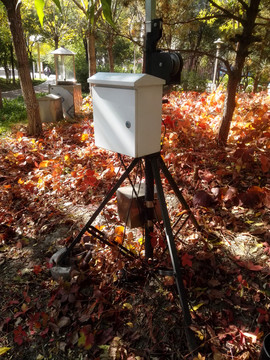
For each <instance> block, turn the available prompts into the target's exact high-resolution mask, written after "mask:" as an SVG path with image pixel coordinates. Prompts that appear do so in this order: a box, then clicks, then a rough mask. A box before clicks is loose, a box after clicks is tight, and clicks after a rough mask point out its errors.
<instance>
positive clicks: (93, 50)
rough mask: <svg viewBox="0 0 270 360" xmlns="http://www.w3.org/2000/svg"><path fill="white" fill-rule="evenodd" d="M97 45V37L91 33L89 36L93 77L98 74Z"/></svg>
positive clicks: (89, 57)
mask: <svg viewBox="0 0 270 360" xmlns="http://www.w3.org/2000/svg"><path fill="white" fill-rule="evenodd" d="M95 43H96V39H95V35H94V34H93V33H92V32H90V33H89V34H88V59H89V61H88V64H89V76H92V75H94V74H95V73H96V72H97V64H96V48H95Z"/></svg>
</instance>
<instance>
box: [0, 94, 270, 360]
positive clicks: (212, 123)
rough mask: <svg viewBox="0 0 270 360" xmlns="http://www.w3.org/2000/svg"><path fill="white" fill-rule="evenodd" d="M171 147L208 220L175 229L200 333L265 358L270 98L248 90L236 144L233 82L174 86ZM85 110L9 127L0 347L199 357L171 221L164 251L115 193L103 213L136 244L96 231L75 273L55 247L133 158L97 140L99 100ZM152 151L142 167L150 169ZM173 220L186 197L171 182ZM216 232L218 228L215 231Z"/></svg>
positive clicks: (231, 349)
mask: <svg viewBox="0 0 270 360" xmlns="http://www.w3.org/2000/svg"><path fill="white" fill-rule="evenodd" d="M168 100H169V101H168V103H167V104H164V105H163V124H162V141H163V148H162V156H163V158H164V161H165V163H166V165H167V167H168V168H169V170H170V172H171V174H172V175H173V177H174V179H175V180H176V182H177V184H178V185H179V188H180V189H182V193H183V195H184V197H185V199H186V200H187V202H188V203H189V205H190V207H191V209H192V211H193V213H194V215H195V217H196V219H197V221H198V222H199V223H200V225H202V227H203V229H204V231H202V232H199V231H196V230H195V229H194V227H193V225H192V224H191V223H189V222H188V223H187V224H186V225H185V226H184V227H183V228H182V229H181V231H180V232H179V233H178V234H177V236H176V238H175V243H176V247H177V250H178V251H179V258H180V259H181V263H182V268H183V280H184V284H185V286H186V289H187V296H188V301H189V304H190V309H191V315H192V320H193V324H192V327H191V328H192V331H193V332H194V334H195V336H196V339H197V340H198V344H199V345H200V347H199V349H198V356H197V359H214V360H220V359H241V360H246V359H258V356H259V355H258V354H259V351H260V349H261V346H262V340H263V338H264V336H265V335H266V334H267V333H268V332H269V331H270V328H269V304H270V302H269V297H270V289H269V255H270V225H269V223H270V221H269V220H270V210H269V208H270V179H269V170H270V128H269V120H270V112H269V106H270V99H269V96H268V97H267V95H266V94H265V93H260V94H256V95H254V94H241V95H239V96H238V99H237V108H236V111H235V115H234V121H233V123H232V126H231V132H230V137H229V142H228V146H227V147H226V148H221V147H219V146H218V145H217V144H216V141H215V137H216V133H217V130H218V125H219V123H220V118H221V111H222V107H223V101H224V94H223V93H222V92H219V91H217V92H216V93H213V94H198V93H195V92H193V93H191V92H189V93H177V92H176V93H172V94H171V95H170V96H169V98H168ZM83 112H84V116H83V117H81V118H80V119H76V122H74V123H70V122H62V123H59V124H57V125H52V126H47V127H46V128H45V129H44V135H43V136H42V138H29V137H27V136H26V132H25V130H24V129H17V130H15V131H14V133H13V134H12V135H10V136H6V137H2V138H1V139H0V141H1V145H0V158H1V161H0V199H1V200H0V201H1V208H0V241H1V247H0V268H1V289H0V293H1V304H0V344H1V345H0V355H1V356H2V358H3V359H30V360H32V359H33V360H34V359H35V360H41V359H55V360H58V359H84V360H87V359H129V360H132V359H137V360H138V359H164V360H165V359H189V358H190V354H189V351H188V349H187V346H186V339H185V335H184V331H183V319H182V312H181V307H180V305H179V300H178V295H177V292H176V289H175V286H174V280H173V278H172V277H170V276H165V277H161V276H160V275H159V274H158V273H157V272H156V271H155V268H156V267H157V266H164V265H165V266H167V267H170V260H169V257H168V253H167V249H166V244H165V241H164V233H163V230H162V225H161V224H156V226H155V228H154V233H153V234H152V243H153V245H155V249H154V254H155V260H154V262H153V264H145V262H144V257H143V255H144V234H143V230H142V229H141V228H138V229H135V230H134V229H132V230H130V229H128V228H126V227H125V226H123V224H122V223H120V221H119V219H118V215H117V204H116V198H115V197H113V199H112V200H111V201H110V202H109V204H108V205H107V206H106V207H105V208H104V211H103V212H102V214H101V215H100V216H99V217H98V218H97V220H96V222H95V226H96V227H97V228H98V229H99V230H101V231H102V232H103V233H104V234H105V235H106V237H107V239H108V241H111V242H114V243H118V244H120V245H123V246H125V247H126V248H127V249H128V250H129V251H131V252H132V254H134V256H133V257H127V256H123V255H121V254H120V252H119V249H118V248H117V247H115V246H113V247H112V246H107V245H104V244H103V243H102V242H100V241H97V240H94V239H93V237H92V236H91V235H90V234H88V233H86V234H85V236H84V237H83V238H82V240H81V242H80V244H79V245H78V246H77V247H76V248H75V250H74V253H73V255H72V260H73V261H74V270H73V271H72V279H71V281H63V280H58V281H56V280H54V279H53V278H52V277H51V271H50V264H49V259H50V257H51V256H52V254H53V253H54V252H55V251H56V250H57V249H59V248H62V247H63V246H65V245H67V244H69V243H70V241H71V240H72V239H74V237H75V236H76V235H77V234H78V232H79V230H80V228H81V227H82V226H83V225H84V224H85V223H86V221H87V220H88V218H89V217H90V215H91V214H92V213H93V211H94V210H95V209H96V208H97V206H98V205H99V204H100V202H101V201H102V200H103V198H104V196H105V195H106V193H107V192H108V191H109V189H110V188H111V186H112V184H113V183H114V182H115V180H116V179H117V178H118V177H119V175H120V174H121V173H123V171H124V165H125V166H126V165H127V164H128V163H129V162H130V160H131V159H129V158H124V159H120V158H119V157H118V155H117V154H114V153H111V152H108V151H105V150H102V149H99V148H96V147H95V145H94V139H93V133H94V129H93V123H92V119H91V100H90V99H85V101H84V108H83ZM142 166H143V165H140V167H138V169H136V170H135V171H134V173H133V174H132V176H131V178H132V181H136V182H138V181H144V178H143V168H142ZM163 186H164V190H165V192H166V199H167V206H168V209H169V211H170V218H171V221H172V224H175V221H176V220H177V218H178V216H179V214H182V209H181V205H180V204H179V203H178V201H176V198H175V196H174V194H173V193H172V191H171V189H170V188H169V186H168V184H167V182H166V181H164V182H163ZM207 234H208V235H207Z"/></svg>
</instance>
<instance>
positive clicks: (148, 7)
mask: <svg viewBox="0 0 270 360" xmlns="http://www.w3.org/2000/svg"><path fill="white" fill-rule="evenodd" d="M155 16H156V0H146V1H145V52H144V67H145V72H146V73H147V72H148V71H149V60H150V56H151V54H150V53H149V39H150V36H151V30H152V20H153V19H154V18H155ZM145 209H146V211H145V226H144V231H145V258H146V259H150V258H153V247H152V244H151V237H152V232H153V217H154V175H153V171H152V166H151V162H150V161H149V160H148V159H145Z"/></svg>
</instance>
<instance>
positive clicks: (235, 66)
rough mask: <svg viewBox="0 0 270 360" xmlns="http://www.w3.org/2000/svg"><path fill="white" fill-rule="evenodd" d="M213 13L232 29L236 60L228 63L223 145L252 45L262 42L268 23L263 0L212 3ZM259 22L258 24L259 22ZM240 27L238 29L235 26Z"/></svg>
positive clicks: (232, 47) (221, 126)
mask: <svg viewBox="0 0 270 360" xmlns="http://www.w3.org/2000/svg"><path fill="white" fill-rule="evenodd" d="M209 3H210V12H209V14H211V15H212V16H214V17H215V18H219V19H220V18H222V19H223V27H224V25H225V24H226V23H227V24H229V25H231V24H233V26H231V32H232V33H233V36H232V37H230V38H229V40H230V42H231V44H232V45H231V49H232V51H233V52H234V56H233V59H232V61H231V62H229V61H228V60H226V61H224V60H223V62H224V64H225V65H226V68H227V73H228V85H227V93H226V99H225V104H224V110H223V116H222V120H221V124H220V128H219V132H218V141H219V143H220V144H223V145H225V144H226V143H227V139H228V135H229V130H230V124H231V121H232V117H233V113H234V109H235V97H236V92H237V87H238V85H239V83H240V81H241V77H242V71H243V68H244V65H245V61H246V59H247V58H248V55H249V50H250V47H251V45H252V44H254V43H256V42H259V41H260V40H261V39H260V37H258V36H256V30H257V28H258V27H260V29H262V28H263V27H265V26H266V25H267V20H264V19H262V18H261V19H260V18H259V16H258V15H259V12H260V8H259V7H260V4H261V3H262V1H261V0H249V1H248V2H246V1H244V0H241V1H232V2H227V1H219V2H215V1H213V0H209ZM256 20H258V22H256ZM235 23H236V24H237V27H236V26H235Z"/></svg>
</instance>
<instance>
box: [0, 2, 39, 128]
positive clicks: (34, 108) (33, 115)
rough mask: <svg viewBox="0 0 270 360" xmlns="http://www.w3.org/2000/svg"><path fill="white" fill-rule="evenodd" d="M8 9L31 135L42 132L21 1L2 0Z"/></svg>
mask: <svg viewBox="0 0 270 360" xmlns="http://www.w3.org/2000/svg"><path fill="white" fill-rule="evenodd" d="M1 1H2V3H3V4H4V6H5V8H6V10H7V16H8V20H9V27H10V31H11V34H12V40H13V44H14V49H15V53H16V58H17V66H18V73H19V78H20V84H21V89H22V94H23V98H24V102H25V106H26V111H27V118H28V132H29V135H38V134H40V133H41V132H42V124H41V119H40V114H39V106H38V101H37V99H36V95H35V91H34V88H33V85H32V81H31V76H30V71H29V64H28V56H27V51H26V44H25V38H24V32H23V26H22V20H21V14H20V7H21V3H20V2H18V1H17V0H1Z"/></svg>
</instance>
